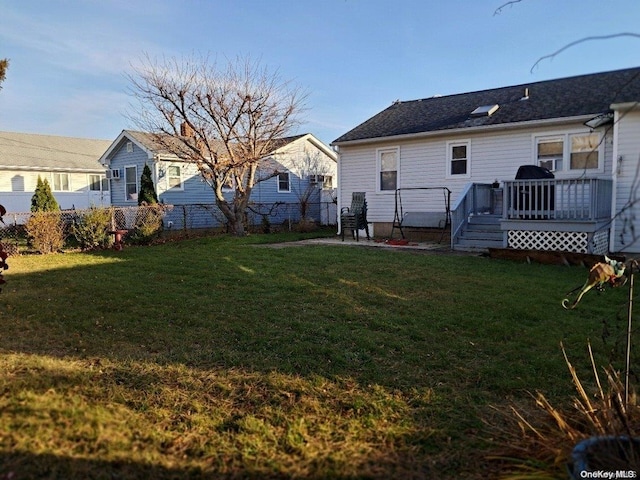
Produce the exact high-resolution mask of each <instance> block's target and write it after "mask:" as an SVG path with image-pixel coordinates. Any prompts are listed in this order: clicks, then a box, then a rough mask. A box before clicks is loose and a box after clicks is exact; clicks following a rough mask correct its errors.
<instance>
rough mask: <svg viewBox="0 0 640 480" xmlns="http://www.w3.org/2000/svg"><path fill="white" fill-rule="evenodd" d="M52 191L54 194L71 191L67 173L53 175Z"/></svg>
mask: <svg viewBox="0 0 640 480" xmlns="http://www.w3.org/2000/svg"><path fill="white" fill-rule="evenodd" d="M53 190H54V191H56V192H68V191H69V190H71V188H70V184H69V174H68V173H54V174H53Z"/></svg>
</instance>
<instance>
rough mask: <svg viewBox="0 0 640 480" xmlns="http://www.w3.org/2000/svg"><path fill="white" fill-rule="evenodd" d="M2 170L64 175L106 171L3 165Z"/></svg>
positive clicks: (102, 171)
mask: <svg viewBox="0 0 640 480" xmlns="http://www.w3.org/2000/svg"><path fill="white" fill-rule="evenodd" d="M0 170H16V171H22V172H64V173H96V174H98V173H104V172H105V171H106V168H105V169H99V168H96V169H89V168H69V167H66V168H65V167H55V166H50V167H31V166H24V165H1V166H0Z"/></svg>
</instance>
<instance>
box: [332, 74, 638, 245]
mask: <svg viewBox="0 0 640 480" xmlns="http://www.w3.org/2000/svg"><path fill="white" fill-rule="evenodd" d="M639 101H640V68H632V69H626V70H619V71H612V72H604V73H597V74H591V75H583V76H576V77H571V78H563V79H557V80H550V81H542V82H532V83H528V84H523V85H517V86H512V87H503V88H496V89H491V90H483V91H478V92H471V93H463V94H459V95H448V96H436V97H432V98H425V99H421V100H414V101H405V102H400V101H398V102H395V103H393V104H392V105H391V106H390V107H388V108H387V109H385V110H383V111H382V112H380V113H378V114H377V115H375V116H374V117H372V118H370V119H369V120H367V121H365V122H364V123H362V124H361V125H359V126H357V127H355V128H354V129H352V130H351V131H349V132H347V133H345V134H344V135H342V136H341V137H339V138H338V139H336V140H335V141H334V142H333V143H332V145H333V146H334V147H336V148H337V149H338V152H339V160H338V165H339V167H338V168H339V171H338V176H339V179H340V186H339V191H338V206H339V207H340V206H347V205H349V204H350V201H351V195H352V192H356V191H363V192H366V198H367V202H368V220H369V222H371V223H372V227H373V228H374V231H375V233H376V234H377V235H389V234H390V233H391V231H392V230H394V233H395V231H397V229H395V228H393V227H394V226H398V224H399V223H400V220H402V218H403V215H407V213H411V214H412V215H409V217H411V218H412V219H414V221H415V219H418V220H419V219H420V218H423V219H426V220H425V225H424V226H429V225H428V223H429V222H428V219H430V218H431V219H433V218H434V217H433V215H434V214H436V213H439V214H440V215H442V214H443V213H444V212H445V202H444V201H443V195H442V192H443V191H446V189H448V190H449V191H450V192H451V204H450V205H451V207H450V212H448V213H449V215H450V225H451V244H452V247H453V248H455V249H474V248H487V247H491V246H494V247H512V248H517V249H538V250H565V251H577V252H589V253H605V252H607V251H626V252H640V239H639V237H637V236H640V215H638V212H639V208H640V205H637V204H636V203H635V202H636V200H640V190H638V187H639V182H640V177H639V176H638V172H639V171H638V168H639V158H640V106H639V104H638V102H639ZM523 165H536V166H538V167H544V168H546V169H548V170H550V171H551V173H552V174H553V178H547V179H522V178H520V179H516V174H517V172H518V170H519V167H520V166H523ZM540 172H544V171H543V170H540ZM496 181H497V185H493V186H492V184H493V183H494V182H496ZM425 187H433V188H434V190H423V189H424V188H425ZM494 187H497V188H494ZM397 189H400V190H399V191H398V190H397ZM398 196H399V197H400V199H401V206H402V212H401V213H402V215H400V216H398V209H397V207H396V205H397V202H396V198H398ZM409 217H404V218H409ZM410 224H411V223H410ZM417 226H421V225H417ZM432 226H433V225H432ZM634 233H635V234H634ZM636 235H637V236H636Z"/></svg>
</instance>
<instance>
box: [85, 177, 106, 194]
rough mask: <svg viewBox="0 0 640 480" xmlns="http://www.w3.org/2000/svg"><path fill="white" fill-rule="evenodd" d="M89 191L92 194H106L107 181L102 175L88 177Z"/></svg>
mask: <svg viewBox="0 0 640 480" xmlns="http://www.w3.org/2000/svg"><path fill="white" fill-rule="evenodd" d="M89 190H90V191H92V192H108V191H109V180H107V177H105V176H104V175H89Z"/></svg>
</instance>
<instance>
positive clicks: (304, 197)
mask: <svg viewBox="0 0 640 480" xmlns="http://www.w3.org/2000/svg"><path fill="white" fill-rule="evenodd" d="M290 170H291V172H292V173H294V174H295V175H296V177H297V178H296V181H295V182H292V185H291V187H292V190H293V192H294V193H295V195H296V198H297V199H298V205H299V207H300V217H301V219H302V220H306V219H307V215H308V213H309V205H310V202H311V200H312V197H313V195H314V193H317V192H318V188H322V183H319V182H320V180H319V178H320V179H324V177H325V176H327V175H329V174H330V173H331V169H330V167H329V165H328V164H327V161H326V160H324V159H323V157H322V155H321V154H320V152H313V153H311V152H305V153H304V154H303V155H301V156H299V157H297V158H294V159H293V160H291V161H290ZM312 176H315V177H316V181H315V182H313V181H311V177H312Z"/></svg>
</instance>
